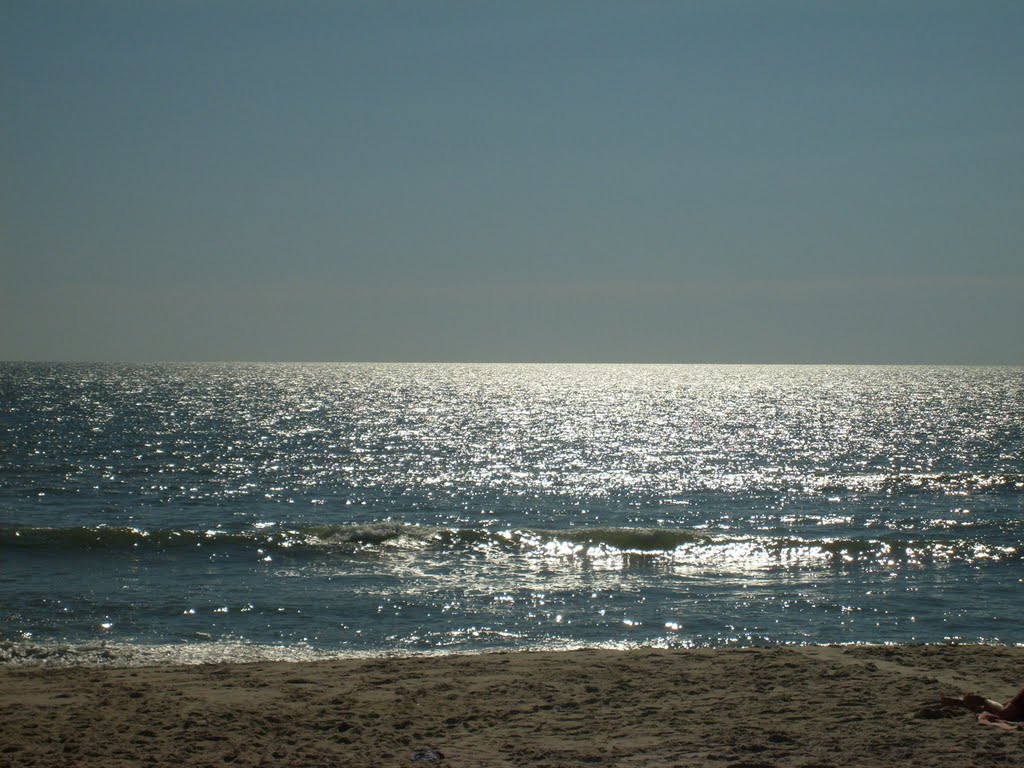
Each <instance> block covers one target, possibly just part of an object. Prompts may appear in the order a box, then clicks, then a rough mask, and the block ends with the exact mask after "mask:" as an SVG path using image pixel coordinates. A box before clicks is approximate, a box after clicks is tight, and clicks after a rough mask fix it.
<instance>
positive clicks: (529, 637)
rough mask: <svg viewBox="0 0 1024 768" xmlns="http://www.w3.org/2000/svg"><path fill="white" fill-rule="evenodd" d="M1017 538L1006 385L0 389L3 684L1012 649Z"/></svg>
mask: <svg viewBox="0 0 1024 768" xmlns="http://www.w3.org/2000/svg"><path fill="white" fill-rule="evenodd" d="M1022 513H1024V369H1021V368H1005V367H1004V368H968V367H845V366H683V365H681V366H674V365H665V366H659V365H652V366H648V365H595V366H587V365H454V364H423V365H420V364H395V365H386V364H318V365H305V364H159V365H107V364H102V365H101V364H95V365H94V364H29V363H25V364H18V363H4V364H0V640H2V641H3V642H2V651H3V655H5V656H6V657H8V658H21V659H24V658H29V659H32V658H50V657H55V656H59V657H61V658H66V657H74V656H75V654H76V653H77V654H89V653H92V654H100V656H101V657H103V658H112V657H113V658H118V657H123V658H158V659H159V658H175V659H179V660H180V659H186V660H189V659H190V660H204V659H212V658H218V659H225V658H226V659H232V658H234V659H248V658H270V657H272V658H309V657H311V656H317V655H337V654H341V655H359V654H386V653H416V652H462V651H487V650H512V649H533V648H571V647H580V646H601V647H621V648H626V647H635V646H639V645H654V646H667V647H683V646H723V645H733V644H742V645H765V644H791V643H837V642H838V643H845V642H950V641H961V642H978V641H982V642H1006V643H1021V642H1024V622H1022V619H1024V600H1022V594H1024V590H1022V581H1024V514H1022ZM147 654H148V656H147Z"/></svg>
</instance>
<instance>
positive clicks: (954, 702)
mask: <svg viewBox="0 0 1024 768" xmlns="http://www.w3.org/2000/svg"><path fill="white" fill-rule="evenodd" d="M942 703H943V704H948V705H950V706H955V707H963V708H964V709H969V710H971V711H972V712H977V713H978V721H979V722H981V723H984V724H985V725H994V726H996V727H997V728H1006V729H1007V730H1011V731H1015V730H1018V729H1022V728H1024V722H1022V721H1024V688H1022V689H1021V690H1020V691H1019V692H1018V693H1017V695H1016V696H1014V697H1013V698H1012V699H1010V700H1009V701H1008V702H1006V703H1005V704H1000V703H999V702H998V701H992V699H986V698H985V697H984V696H978V695H977V694H974V693H968V694H966V695H964V696H961V697H960V698H959V699H951V698H943V699H942Z"/></svg>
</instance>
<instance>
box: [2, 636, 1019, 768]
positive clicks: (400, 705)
mask: <svg viewBox="0 0 1024 768" xmlns="http://www.w3.org/2000/svg"><path fill="white" fill-rule="evenodd" d="M1022 668H1024V647H1020V646H1005V645H980V644H979V645H959V644H958V645H951V644H942V645H848V646H797V647H792V646H775V647H756V648H715V649H706V648H699V649H678V650H676V649H673V650H666V649H656V648H640V649H635V650H625V651H622V650H601V649H584V650H570V651H511V652H500V651H499V652H485V653H465V654H462V653H454V654H452V653H449V654H445V655H430V656H425V655H424V656H377V657H368V658H346V659H330V660H319V661H254V662H239V663H215V664H199V665H188V666H182V665H166V664H161V665H156V666H135V667H131V666H53V665H35V666H21V665H13V664H5V665H0V712H2V716H3V720H4V723H5V727H4V728H3V729H0V765H11V766H21V765H26V766H29V765H31V766H63V765H71V764H74V765H90V766H91V765H96V766H99V765H115V766H116V765H124V766H127V765H139V764H147V763H149V764H154V765H164V764H178V765H181V766H200V765H233V766H259V765H289V766H291V765H301V766H339V765H344V766H349V765H351V766H391V765H395V766H400V765H403V766H409V765H430V764H435V765H442V766H452V768H455V767H457V766H481V765H483V766H526V765H530V766H573V765H581V766H582V765H609V766H619V765H627V766H628V765H637V766H640V765H643V766H655V767H657V766H672V765H685V766H690V765H694V766H722V767H725V766H733V767H734V768H740V766H746V767H747V768H755V767H761V766H764V767H767V766H776V765H781V766H798V767H799V768H815V767H817V768H826V766H846V765H850V766H853V765H858V766H869V767H873V766H877V767H878V768H881V767H882V766H892V765H896V764H903V765H906V766H935V765H986V764H1000V763H1006V764H1021V763H1024V732H1002V731H998V730H996V729H991V728H984V727H980V726H978V725H977V723H976V722H975V720H974V717H973V716H972V715H971V714H970V713H967V712H965V711H961V710H950V709H947V708H944V707H941V706H940V705H939V704H938V701H939V698H940V697H941V696H944V695H957V694H960V693H963V692H966V691H971V692H976V693H982V694H984V695H987V696H989V697H992V698H996V699H1006V698H1009V697H1010V696H1011V695H1012V694H1013V693H1015V692H1016V691H1017V690H1018V689H1019V688H1020V686H1021V684H1022V682H1024V681H1022V679H1021V677H1020V675H1021V673H1020V670H1021V669H1022ZM429 750H436V753H432V752H430V751H429ZM417 753H419V754H420V756H421V758H423V759H421V760H419V761H415V762H414V761H412V759H411V758H412V757H413V756H414V755H416V754H417ZM437 753H440V754H443V755H444V758H443V759H442V760H441V761H440V762H436V760H435V762H430V760H429V758H434V757H436V754H437Z"/></svg>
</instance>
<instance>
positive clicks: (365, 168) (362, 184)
mask: <svg viewBox="0 0 1024 768" xmlns="http://www.w3.org/2000/svg"><path fill="white" fill-rule="evenodd" d="M1022 40H1024V3H1021V2H1019V0H1011V1H1010V2H995V1H993V2H978V3H965V2H943V0H925V1H923V2H911V1H910V0H885V1H883V2H872V1H870V0H858V2H826V1H818V0H815V1H813V2H811V1H808V2H793V1H784V0H779V1H776V2H773V1H772V0H751V1H748V2H741V1H738V0H706V1H705V0H689V1H688V0H671V1H669V2H656V1H655V0H637V1H635V2H626V0H621V1H619V2H603V1H602V0H589V1H588V2H574V1H572V0H560V1H559V2H550V1H545V2H531V1H530V0H517V1H516V2H507V1H505V0H502V1H500V2H489V1H487V0H475V1H473V2H468V1H467V2H454V1H452V2H446V1H445V0H433V1H432V2H423V1H422V0H409V1H407V2H392V1H391V0H376V1H375V2H344V0H334V1H332V2H314V1H313V0H298V1H297V2H284V1H283V0H280V1H277V2H262V1H261V0H244V1H241V2H234V1H230V0H201V1H194V0H122V1H120V2H113V1H111V0H89V2H80V1H79V0H72V1H71V2H59V1H57V0H0V359H3V360H122V361H133V360H298V361H307V360H308V361H377V360H380V361H429V360H437V361H483V362H486V361H524V362H542V361H547V362H668V363H672V362H679V363H700V362H704V363H719V362H720V363H774V362H777V363H971V364H1014V365H1021V364H1024V99H1022V98H1021V84H1022V83H1024V45H1022V44H1021V41H1022Z"/></svg>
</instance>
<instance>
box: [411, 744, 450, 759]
mask: <svg viewBox="0 0 1024 768" xmlns="http://www.w3.org/2000/svg"><path fill="white" fill-rule="evenodd" d="M409 759H410V760H412V761H413V762H414V763H440V762H441V761H442V760H444V755H442V754H441V753H440V752H438V751H437V750H436V749H434V748H433V747H431V748H430V749H421V750H420V751H418V752H414V753H413V756H412V757H410V758H409Z"/></svg>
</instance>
